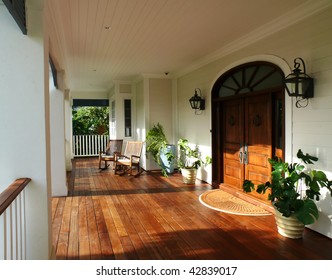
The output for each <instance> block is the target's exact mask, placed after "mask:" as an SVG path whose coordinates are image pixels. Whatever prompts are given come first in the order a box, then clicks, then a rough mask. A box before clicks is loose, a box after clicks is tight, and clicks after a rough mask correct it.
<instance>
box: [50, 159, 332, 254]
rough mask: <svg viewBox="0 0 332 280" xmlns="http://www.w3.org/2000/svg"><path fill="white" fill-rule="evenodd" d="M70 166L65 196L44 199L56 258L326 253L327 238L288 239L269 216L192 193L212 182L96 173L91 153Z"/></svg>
mask: <svg viewBox="0 0 332 280" xmlns="http://www.w3.org/2000/svg"><path fill="white" fill-rule="evenodd" d="M73 166H74V170H73V171H72V172H70V173H68V182H70V183H71V186H70V187H69V194H70V195H69V196H68V197H54V198H52V223H53V224H52V229H53V237H52V242H53V245H54V248H55V252H56V257H57V259H113V260H126V259H132V260H148V259H155V260H158V259H161V260H163V259H170V260H172V259H175V260H176V259H220V260H221V259H244V260H246V259H266V260H274V259H280V260H283V259H299V260H301V259H303V260H304V259H318V260H319V259H322V260H324V259H332V240H331V239H329V238H327V237H324V236H322V235H320V234H318V233H316V232H314V231H312V230H310V229H306V230H305V233H304V237H303V239H300V240H292V239H288V238H285V237H283V236H281V235H279V234H278V233H277V229H276V225H275V222H274V218H273V216H272V215H271V216H263V217H250V216H239V215H231V214H226V213H222V212H218V211H215V210H212V209H209V208H207V207H205V206H204V205H202V204H201V203H200V202H199V200H198V197H199V195H200V194H202V193H203V192H204V191H206V190H210V189H211V188H212V187H211V186H210V185H209V184H206V183H204V182H200V181H198V180H197V181H196V184H195V185H186V184H184V183H182V179H181V176H180V174H178V173H175V174H174V175H172V176H169V177H168V178H165V177H162V176H161V174H160V173H158V172H153V173H143V174H142V175H141V176H139V177H136V178H135V177H133V176H119V175H114V174H113V171H112V167H110V168H109V169H108V170H105V171H102V172H99V169H98V160H97V159H96V158H89V159H84V158H80V159H75V160H74V164H73Z"/></svg>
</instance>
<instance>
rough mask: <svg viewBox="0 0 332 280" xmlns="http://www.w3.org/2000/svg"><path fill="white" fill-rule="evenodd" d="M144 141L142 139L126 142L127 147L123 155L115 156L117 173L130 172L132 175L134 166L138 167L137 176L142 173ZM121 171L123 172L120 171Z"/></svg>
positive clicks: (115, 171) (115, 170)
mask: <svg viewBox="0 0 332 280" xmlns="http://www.w3.org/2000/svg"><path fill="white" fill-rule="evenodd" d="M142 147H143V142H141V141H128V142H127V144H126V148H125V151H124V154H123V155H118V154H117V155H116V156H115V161H114V163H115V167H114V173H115V174H121V175H122V174H125V173H128V174H129V175H132V171H133V169H134V168H136V169H137V173H136V174H135V177H136V176H138V175H140V174H141V173H142V172H141V167H140V158H141V153H142ZM119 172H121V173H119Z"/></svg>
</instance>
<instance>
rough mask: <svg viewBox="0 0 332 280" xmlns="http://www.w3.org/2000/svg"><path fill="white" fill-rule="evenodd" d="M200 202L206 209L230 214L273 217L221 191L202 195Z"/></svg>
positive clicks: (257, 207)
mask: <svg viewBox="0 0 332 280" xmlns="http://www.w3.org/2000/svg"><path fill="white" fill-rule="evenodd" d="M199 201H200V202H201V203H202V204H203V205H205V206H206V207H209V208H211V209H214V210H217V211H221V212H225V213H228V214H235V215H246V216H264V215H271V213H270V212H268V211H266V210H264V209H263V208H261V207H259V206H256V205H254V204H251V203H249V202H247V201H245V200H243V199H241V198H238V197H236V196H234V195H232V194H229V193H227V192H225V191H223V190H219V189H217V190H210V191H207V192H205V193H202V194H201V195H200V197H199Z"/></svg>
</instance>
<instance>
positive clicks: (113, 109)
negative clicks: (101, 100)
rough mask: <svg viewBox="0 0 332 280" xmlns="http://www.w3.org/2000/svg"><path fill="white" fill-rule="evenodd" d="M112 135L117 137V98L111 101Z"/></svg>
mask: <svg viewBox="0 0 332 280" xmlns="http://www.w3.org/2000/svg"><path fill="white" fill-rule="evenodd" d="M110 119H111V121H110V135H111V137H116V120H115V100H113V101H112V102H111V117H110Z"/></svg>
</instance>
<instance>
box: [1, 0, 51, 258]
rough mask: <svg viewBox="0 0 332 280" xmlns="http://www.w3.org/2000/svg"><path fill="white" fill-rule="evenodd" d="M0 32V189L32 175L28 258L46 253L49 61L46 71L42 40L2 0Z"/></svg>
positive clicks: (28, 202) (29, 204) (48, 242)
mask: <svg viewBox="0 0 332 280" xmlns="http://www.w3.org/2000/svg"><path fill="white" fill-rule="evenodd" d="M39 12H40V11H33V10H30V11H29V13H36V14H37V13H39ZM37 18H38V17H37ZM40 18H41V17H40V16H39V19H40ZM30 24H31V22H30ZM41 26H42V24H41V22H39V27H41ZM30 30H31V32H33V33H34V34H38V33H39V34H40V33H41V32H39V31H38V32H34V30H33V29H30ZM0 38H1V52H0V85H1V88H0V127H1V138H0V191H2V190H4V189H5V188H6V187H7V186H8V185H9V184H11V183H12V182H13V181H14V180H15V179H17V178H20V177H30V178H31V179H32V182H31V183H30V184H29V185H28V186H27V188H26V208H27V213H26V219H27V258H28V259H47V258H48V257H49V251H50V240H49V236H48V225H49V224H48V218H49V216H48V215H49V212H48V210H49V204H48V194H49V192H50V187H51V186H50V178H49V174H50V173H49V166H50V165H49V163H50V159H49V151H48V150H47V149H48V145H47V141H46V136H47V130H46V126H47V125H48V124H47V123H46V120H47V106H46V107H45V102H47V100H46V98H47V97H46V96H47V95H48V81H47V80H48V66H47V69H45V70H46V73H47V77H45V76H44V73H45V71H44V67H45V64H44V49H43V40H42V39H41V37H33V36H31V35H30V31H29V35H28V36H24V35H23V34H22V33H21V31H20V29H19V28H18V27H17V25H16V23H15V22H14V20H13V19H12V17H11V16H10V15H9V13H8V11H7V9H6V8H5V6H3V5H0ZM44 84H46V88H45V87H44Z"/></svg>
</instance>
